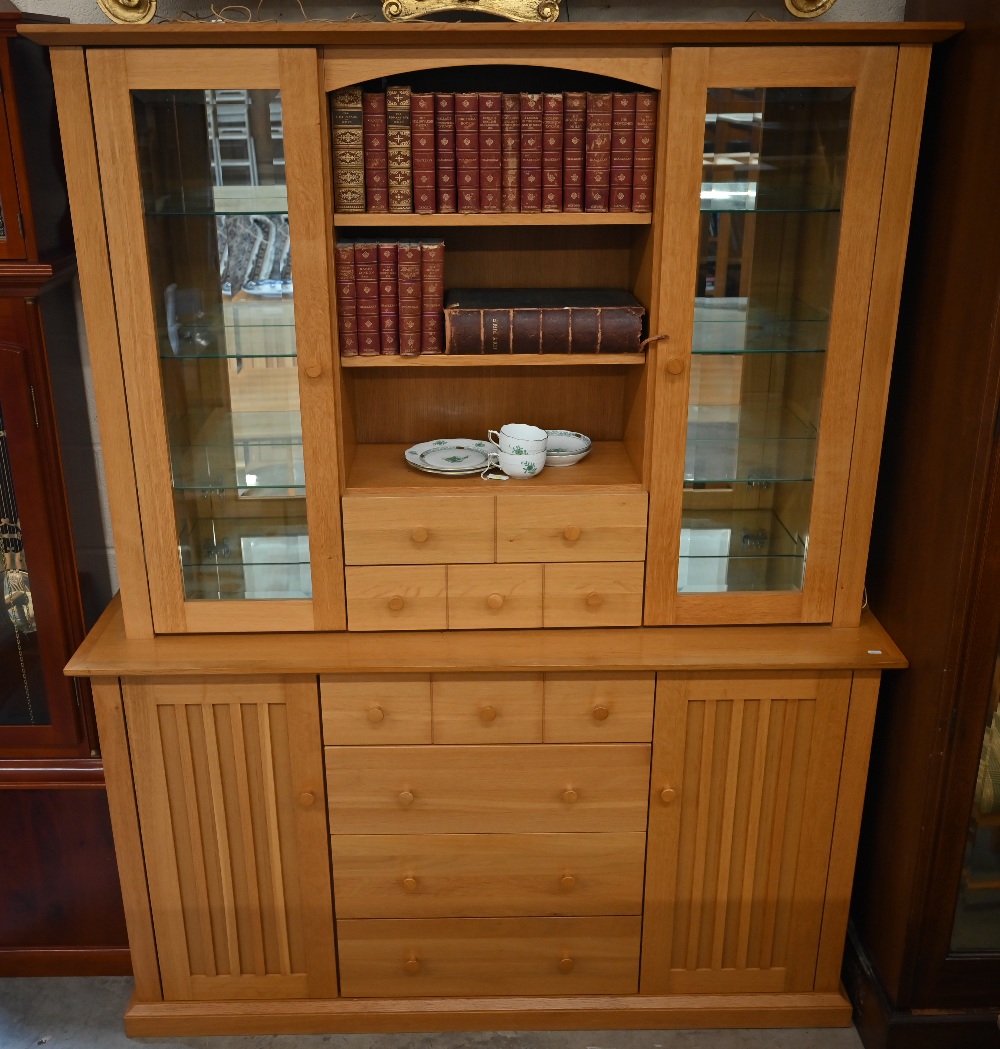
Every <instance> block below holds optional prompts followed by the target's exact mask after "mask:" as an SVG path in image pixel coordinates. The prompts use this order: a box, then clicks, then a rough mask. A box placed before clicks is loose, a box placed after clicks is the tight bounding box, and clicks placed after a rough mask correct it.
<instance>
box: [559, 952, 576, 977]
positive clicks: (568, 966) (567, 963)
mask: <svg viewBox="0 0 1000 1049" xmlns="http://www.w3.org/2000/svg"><path fill="white" fill-rule="evenodd" d="M559 971H560V972H561V973H571V972H572V971H573V959H572V958H570V956H569V955H568V954H564V955H563V956H562V957H561V958H560V959H559Z"/></svg>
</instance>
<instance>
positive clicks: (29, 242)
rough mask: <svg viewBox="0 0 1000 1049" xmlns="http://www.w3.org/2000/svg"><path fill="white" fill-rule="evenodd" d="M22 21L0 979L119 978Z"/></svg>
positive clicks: (52, 257) (44, 63) (10, 51)
mask: <svg viewBox="0 0 1000 1049" xmlns="http://www.w3.org/2000/svg"><path fill="white" fill-rule="evenodd" d="M25 20H45V21H52V19H34V18H32V16H25V15H22V14H21V12H19V11H18V10H17V9H16V8H15V7H14V5H13V4H11V3H9V2H0V85H2V104H0V547H2V557H3V565H4V572H3V573H2V576H0V580H2V581H3V582H4V583H6V591H5V600H4V604H5V609H4V611H3V612H2V613H0V828H2V830H3V855H4V874H3V879H2V881H0V885H2V888H0V976H15V975H16V976H27V975H36V974H71V973H81V974H82V973H111V972H128V971H129V960H128V949H127V946H126V936H125V926H124V917H123V914H122V905H121V894H120V890H119V887H118V878H117V873H116V870H115V861H114V851H113V845H112V840H111V826H110V822H109V817H108V805H107V797H106V793H105V789H104V772H103V767H102V764H101V762H100V760H99V758H98V756H97V755H98V749H97V747H98V744H97V733H96V730H95V727H94V720H93V704H92V701H91V698H90V694H89V690H88V689H86V687H84V688H80V687H79V685H78V683H76V682H71V681H70V680H68V679H67V678H65V677H64V676H63V673H62V668H63V666H64V664H65V663H66V661H67V659H68V658H69V656H70V655H71V654H72V652H73V650H74V648H75V647H76V646H77V645H78V644H79V642H80V641H81V640H82V638H83V636H84V632H85V629H86V626H87V624H88V621H89V618H90V617H87V616H85V613H84V603H83V599H82V596H81V585H80V579H79V577H78V567H77V563H76V559H75V556H74V542H73V531H74V526H75V528H76V529H77V530H80V529H87V528H89V529H90V530H91V531H93V530H94V528H95V527H97V528H99V524H97V523H96V522H95V517H97V518H98V519H99V513H100V506H99V494H98V490H97V485H96V479H95V477H94V472H95V471H94V466H93V463H92V462H83V461H80V459H81V457H80V456H79V455H76V454H74V455H73V458H72V460H71V461H68V462H67V463H66V471H67V473H69V474H70V475H71V482H72V483H71V484H70V486H69V487H70V490H71V492H72V493H73V495H74V498H72V499H68V498H67V492H66V489H67V485H66V483H65V480H64V467H63V462H62V450H66V451H73V452H75V451H78V450H79V449H80V448H85V447H86V446H87V445H88V444H89V442H90V438H89V428H88V425H87V410H86V402H85V395H84V389H83V382H82V380H83V375H82V371H81V367H80V350H79V340H78V336H77V330H76V319H75V303H74V295H73V280H72V278H73V276H74V273H75V269H76V263H75V258H74V254H73V241H72V229H71V227H70V221H69V208H68V203H67V198H66V189H65V182H64V176H63V172H62V154H61V150H60V147H59V138H58V129H57V127H56V116H55V108H54V101H53V95H52V86H51V74H50V72H49V67H48V55H47V53H46V52H45V50H44V49H43V48H40V47H38V46H37V45H35V44H33V43H31V42H30V41H28V40H25V39H23V38H19V37H17V35H16V33H15V26H16V25H17V23H18V22H20V21H25ZM91 459H92V456H91ZM71 504H72V505H71ZM71 510H72V513H73V519H72V522H71ZM25 570H27V579H28V581H29V583H28V594H30V597H29V596H27V595H26V594H24V593H20V592H19V590H20V587H21V586H22V584H23V578H24V577H23V575H21V574H20V573H23V572H24V571H25ZM93 582H94V584H95V585H94V586H92V587H91V589H92V590H93V593H92V594H87V597H88V598H89V600H88V601H87V604H88V605H89V606H90V607H93V606H94V605H95V604H99V603H100V602H101V600H102V596H103V595H102V593H101V590H102V586H101V585H100V581H99V580H95V581H93ZM105 586H106V584H105ZM11 613H13V614H11ZM15 620H17V623H18V625H17V626H15Z"/></svg>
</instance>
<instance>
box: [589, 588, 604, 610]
mask: <svg viewBox="0 0 1000 1049" xmlns="http://www.w3.org/2000/svg"><path fill="white" fill-rule="evenodd" d="M587 604H588V606H589V607H590V608H598V607H599V606H601V605H603V604H604V598H603V597H601V595H600V594H598V593H596V592H591V593H589V594H587Z"/></svg>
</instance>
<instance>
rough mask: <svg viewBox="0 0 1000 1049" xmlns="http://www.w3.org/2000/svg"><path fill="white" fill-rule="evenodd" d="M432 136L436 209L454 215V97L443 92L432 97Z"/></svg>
mask: <svg viewBox="0 0 1000 1049" xmlns="http://www.w3.org/2000/svg"><path fill="white" fill-rule="evenodd" d="M434 135H435V157H434V163H435V168H436V171H437V209H438V212H439V213H440V214H442V215H451V214H454V213H455V211H456V210H457V206H458V201H457V197H456V195H455V188H456V184H455V96H454V95H452V94H447V93H445V92H440V91H439V92H436V93H435V95H434Z"/></svg>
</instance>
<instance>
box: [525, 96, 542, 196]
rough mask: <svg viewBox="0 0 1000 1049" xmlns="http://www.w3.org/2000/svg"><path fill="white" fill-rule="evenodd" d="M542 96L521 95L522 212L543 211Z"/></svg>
mask: <svg viewBox="0 0 1000 1049" xmlns="http://www.w3.org/2000/svg"><path fill="white" fill-rule="evenodd" d="M543 122H544V111H543V107H542V96H541V95H531V94H528V93H527V92H522V93H521V210H522V211H541V210H542V130H543V128H542V125H543Z"/></svg>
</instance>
